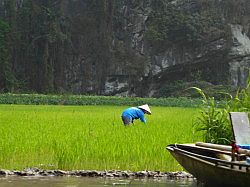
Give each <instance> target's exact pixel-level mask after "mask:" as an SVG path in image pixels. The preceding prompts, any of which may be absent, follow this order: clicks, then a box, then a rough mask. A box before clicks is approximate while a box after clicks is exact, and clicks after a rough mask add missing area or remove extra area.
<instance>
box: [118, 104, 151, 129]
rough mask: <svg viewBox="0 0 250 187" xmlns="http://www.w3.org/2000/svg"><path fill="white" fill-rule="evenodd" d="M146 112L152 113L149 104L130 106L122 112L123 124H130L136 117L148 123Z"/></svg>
mask: <svg viewBox="0 0 250 187" xmlns="http://www.w3.org/2000/svg"><path fill="white" fill-rule="evenodd" d="M144 114H149V115H151V111H150V108H149V106H148V105H147V104H145V105H141V106H138V107H130V108H127V109H126V110H124V111H123V112H122V121H123V124H124V125H125V126H126V125H129V124H131V123H133V122H134V119H140V120H141V121H142V122H143V123H146V119H145V117H144Z"/></svg>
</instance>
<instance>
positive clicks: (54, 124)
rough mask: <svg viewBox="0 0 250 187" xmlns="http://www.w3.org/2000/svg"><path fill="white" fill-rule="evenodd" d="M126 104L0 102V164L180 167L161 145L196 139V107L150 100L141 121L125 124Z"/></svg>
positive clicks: (14, 166)
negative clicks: (158, 104) (153, 103)
mask: <svg viewBox="0 0 250 187" xmlns="http://www.w3.org/2000/svg"><path fill="white" fill-rule="evenodd" d="M126 107H128V106H61V105H60V106H58V105H57V106H54V105H0V124H1V125H0V134H1V141H0V168H5V169H23V168H27V167H39V168H43V169H64V170H75V169H84V170H113V169H114V170H130V171H140V170H158V171H176V170H183V169H182V167H181V166H180V165H179V164H178V163H177V162H176V161H175V160H174V159H173V157H172V156H171V155H170V154H169V153H168V151H167V150H166V146H167V145H168V144H171V143H187V142H194V141H198V140H200V139H201V138H200V137H199V136H197V135H193V133H192V120H193V119H195V118H196V117H197V114H198V109H195V108H177V107H153V106H152V107H151V110H152V115H150V116H148V115H147V116H146V119H147V123H146V124H143V123H141V122H140V121H138V120H136V121H135V124H134V125H132V126H129V127H125V126H124V125H123V124H122V120H121V113H122V111H123V110H124V109H125V108H126Z"/></svg>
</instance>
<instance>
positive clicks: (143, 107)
mask: <svg viewBox="0 0 250 187" xmlns="http://www.w3.org/2000/svg"><path fill="white" fill-rule="evenodd" d="M138 108H141V109H143V110H146V111H147V112H148V113H149V114H151V110H150V108H149V106H148V105H147V104H145V105H141V106H138Z"/></svg>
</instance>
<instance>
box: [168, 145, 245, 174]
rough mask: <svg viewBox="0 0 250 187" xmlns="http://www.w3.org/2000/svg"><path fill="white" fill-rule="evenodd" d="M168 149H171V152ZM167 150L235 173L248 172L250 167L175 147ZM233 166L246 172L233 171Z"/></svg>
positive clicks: (169, 146)
mask: <svg viewBox="0 0 250 187" xmlns="http://www.w3.org/2000/svg"><path fill="white" fill-rule="evenodd" d="M177 145H178V144H177ZM179 145H181V144H179ZM170 148H172V150H171V149H170ZM167 149H168V150H170V151H173V152H175V150H177V151H178V152H180V153H181V154H185V155H186V156H192V158H193V159H197V158H199V160H200V161H203V162H204V161H206V162H208V163H210V164H211V163H213V164H214V166H224V167H225V168H228V169H231V170H232V169H233V170H237V171H241V172H248V171H249V167H250V165H248V164H245V163H240V162H237V161H233V162H232V161H227V160H222V159H217V158H212V157H208V156H204V155H199V154H196V153H192V152H189V151H186V150H183V149H181V148H178V147H177V146H176V145H168V146H167ZM233 166H239V167H240V168H242V167H244V168H246V171H243V170H242V169H235V168H234V167H233Z"/></svg>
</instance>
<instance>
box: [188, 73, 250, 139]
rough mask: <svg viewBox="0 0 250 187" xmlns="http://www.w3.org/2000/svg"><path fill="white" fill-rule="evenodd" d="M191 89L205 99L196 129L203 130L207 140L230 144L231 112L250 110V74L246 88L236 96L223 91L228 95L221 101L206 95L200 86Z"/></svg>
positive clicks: (231, 136) (195, 125) (231, 133)
mask: <svg viewBox="0 0 250 187" xmlns="http://www.w3.org/2000/svg"><path fill="white" fill-rule="evenodd" d="M191 89H195V90H196V91H197V92H198V93H199V94H200V95H201V97H202V101H203V108H202V110H201V111H200V116H199V117H197V119H196V120H195V123H194V129H195V130H196V131H198V132H203V141H205V142H210V143H218V144H229V143H230V142H231V140H233V132H232V127H231V123H230V120H229V112H232V111H234V112H236V111H250V76H249V79H248V82H247V86H246V87H245V88H243V89H239V90H238V92H237V93H236V95H235V96H234V97H233V96H232V95H230V94H228V93H222V94H224V95H225V96H226V97H225V99H224V100H223V101H220V102H218V101H216V100H215V99H214V97H210V96H208V95H206V94H205V93H204V92H203V91H202V90H201V89H200V88H197V87H192V88H191Z"/></svg>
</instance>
